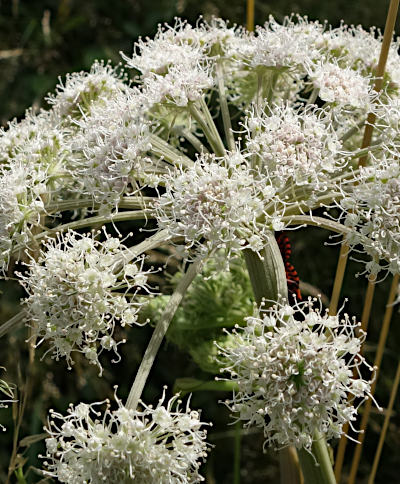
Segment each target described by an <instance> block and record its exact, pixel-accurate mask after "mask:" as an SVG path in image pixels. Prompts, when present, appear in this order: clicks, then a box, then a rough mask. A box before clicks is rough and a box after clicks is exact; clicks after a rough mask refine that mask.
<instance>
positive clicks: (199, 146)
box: [178, 129, 209, 153]
mask: <svg viewBox="0 0 400 484" xmlns="http://www.w3.org/2000/svg"><path fill="white" fill-rule="evenodd" d="M178 132H179V134H180V135H181V136H183V137H184V138H185V139H186V140H187V141H189V143H190V144H191V145H192V146H193V148H194V149H195V150H196V151H198V152H199V153H209V151H208V149H207V148H206V147H205V146H204V145H203V143H202V142H201V141H200V140H199V139H198V138H197V137H196V136H195V135H194V134H193V133H191V132H190V131H189V130H187V129H182V130H180V131H178Z"/></svg>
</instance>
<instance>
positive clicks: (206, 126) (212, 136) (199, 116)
mask: <svg viewBox="0 0 400 484" xmlns="http://www.w3.org/2000/svg"><path fill="white" fill-rule="evenodd" d="M199 106H200V107H199ZM199 106H198V105H197V104H196V103H191V104H190V105H189V110H190V114H191V115H192V116H193V117H194V119H195V120H196V122H197V123H198V125H199V126H200V128H201V129H202V131H203V133H204V134H205V135H206V138H207V140H208V142H209V143H210V146H211V148H212V149H213V151H214V153H215V154H216V155H217V156H224V155H225V147H224V144H223V142H222V140H221V137H220V135H219V133H218V130H217V127H216V126H215V123H214V120H213V118H212V116H211V113H210V111H209V109H208V106H207V104H206V102H205V101H204V99H201V100H200V102H199Z"/></svg>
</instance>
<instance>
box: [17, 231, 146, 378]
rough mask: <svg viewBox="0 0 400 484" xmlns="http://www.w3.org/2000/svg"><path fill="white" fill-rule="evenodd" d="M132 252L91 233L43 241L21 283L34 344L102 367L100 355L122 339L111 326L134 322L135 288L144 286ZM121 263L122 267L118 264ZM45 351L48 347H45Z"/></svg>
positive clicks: (142, 273) (137, 306)
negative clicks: (44, 343) (99, 239)
mask: <svg viewBox="0 0 400 484" xmlns="http://www.w3.org/2000/svg"><path fill="white" fill-rule="evenodd" d="M131 259H132V257H131V256H130V253H129V250H127V249H125V248H124V246H123V245H122V244H121V242H120V240H119V239H116V238H112V237H106V240H105V241H104V242H100V241H98V240H96V238H95V237H94V234H92V235H79V234H77V233H75V232H72V231H71V232H68V233H66V234H64V235H59V236H57V238H56V239H54V240H52V239H50V240H48V241H47V242H45V243H44V246H43V249H42V250H41V252H40V256H39V258H38V260H37V261H35V260H33V259H32V260H31V262H30V263H29V264H28V266H29V272H28V273H27V274H22V275H21V279H22V284H23V285H24V287H25V289H26V290H27V292H28V297H27V298H26V299H25V300H24V304H25V306H26V311H27V313H28V320H29V321H31V326H32V331H33V335H34V336H33V337H34V338H35V339H37V340H38V343H37V345H40V344H41V343H42V342H44V341H48V342H49V343H50V345H51V346H50V349H49V350H48V351H52V353H53V357H54V358H55V359H57V360H58V359H60V358H66V361H67V364H68V367H69V368H70V366H71V364H73V360H72V356H71V355H72V353H73V352H74V351H78V352H80V353H82V354H83V355H84V356H85V357H86V358H87V359H88V360H89V362H90V363H92V364H94V365H97V366H98V368H99V370H100V373H101V371H102V367H101V364H100V362H99V358H98V357H99V354H100V353H101V352H102V351H103V350H113V351H114V353H115V354H116V355H117V357H119V355H118V350H117V347H118V345H119V344H120V343H121V342H124V340H122V341H120V342H117V341H116V340H115V339H114V331H115V327H116V325H121V326H122V327H123V326H125V325H128V326H130V325H132V324H138V321H137V313H138V311H139V309H140V307H141V305H142V304H141V303H138V302H137V301H135V298H134V296H135V295H136V293H137V291H138V290H140V289H141V290H145V291H146V292H148V288H147V273H146V272H145V271H143V259H138V260H134V261H132V262H130V260H131ZM121 266H122V269H121V268H120V267H121ZM46 353H47V352H46Z"/></svg>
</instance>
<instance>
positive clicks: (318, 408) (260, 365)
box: [220, 300, 371, 451]
mask: <svg viewBox="0 0 400 484" xmlns="http://www.w3.org/2000/svg"><path fill="white" fill-rule="evenodd" d="M314 304H315V303H313V302H312V301H311V300H309V301H307V302H304V303H299V304H298V305H297V306H295V307H294V308H293V307H291V306H289V305H279V306H274V307H272V308H271V309H270V310H268V311H265V312H264V311H263V312H262V313H261V317H249V318H247V326H245V327H243V328H237V329H236V330H235V331H234V337H235V339H236V341H232V340H231V342H230V345H229V347H226V348H222V347H221V348H220V354H221V355H222V356H223V359H222V361H223V362H224V364H225V370H223V371H226V372H228V373H230V375H231V380H232V381H234V382H235V383H237V385H238V391H237V392H235V393H234V395H233V399H232V400H230V401H227V402H226V404H227V405H228V407H229V408H230V410H231V411H232V412H233V413H234V414H235V416H236V417H237V418H238V419H239V420H243V421H245V422H246V423H245V426H252V425H254V426H257V427H261V428H262V429H263V430H264V435H265V438H266V441H265V445H271V446H273V447H275V448H282V447H286V446H289V445H294V446H296V447H297V448H305V449H307V450H308V451H310V449H311V446H312V443H313V435H315V433H316V432H319V433H321V434H323V435H324V436H325V437H326V438H327V439H330V438H332V437H339V436H340V435H341V433H342V427H343V425H344V424H345V423H346V422H349V423H350V425H351V422H352V421H354V420H355V419H356V416H357V407H358V406H359V405H360V402H362V401H363V400H364V399H365V398H366V397H367V396H368V395H369V390H370V384H371V381H366V380H363V378H362V377H361V375H360V366H362V365H364V366H367V367H368V368H370V367H369V366H368V365H367V364H366V362H365V359H364V358H363V357H362V356H361V355H360V354H358V353H359V351H360V346H361V343H362V341H363V340H364V339H365V334H364V333H361V335H360V336H359V337H357V336H356V335H355V334H356V332H357V331H358V327H359V324H358V323H356V322H355V321H354V320H351V319H350V318H349V317H348V316H347V314H343V315H342V316H329V314H328V313H327V312H325V313H324V312H322V311H321V308H320V304H319V305H318V307H314ZM355 400H357V402H356V401H355Z"/></svg>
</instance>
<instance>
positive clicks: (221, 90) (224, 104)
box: [215, 61, 235, 151]
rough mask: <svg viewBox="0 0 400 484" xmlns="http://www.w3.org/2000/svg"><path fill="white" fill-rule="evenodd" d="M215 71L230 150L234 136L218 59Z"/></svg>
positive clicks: (222, 74) (232, 147) (220, 64)
mask: <svg viewBox="0 0 400 484" xmlns="http://www.w3.org/2000/svg"><path fill="white" fill-rule="evenodd" d="M215 69H216V73H217V83H218V91H219V105H220V107H221V113H222V121H223V123H224V130H225V136H226V142H227V145H228V148H229V149H230V150H231V151H234V150H235V138H234V137H233V131H232V124H231V116H230V114H229V106H228V102H227V100H226V92H225V83H224V66H223V65H222V61H218V62H217V63H216V65H215Z"/></svg>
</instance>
